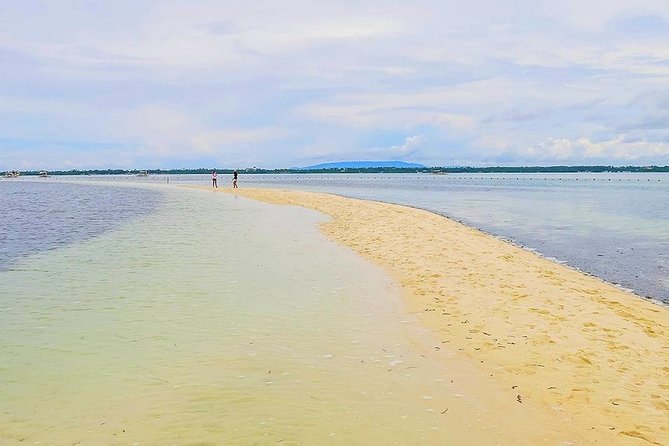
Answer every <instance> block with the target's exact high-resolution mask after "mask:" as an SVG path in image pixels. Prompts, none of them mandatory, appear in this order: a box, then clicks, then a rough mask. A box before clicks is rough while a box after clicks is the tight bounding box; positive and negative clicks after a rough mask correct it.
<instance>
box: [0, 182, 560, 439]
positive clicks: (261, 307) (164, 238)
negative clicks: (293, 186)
mask: <svg viewBox="0 0 669 446" xmlns="http://www.w3.org/2000/svg"><path fill="white" fill-rule="evenodd" d="M10 181H11V182H10ZM91 181H97V180H91ZM117 184H118V183H117ZM0 194H2V200H3V201H2V203H3V208H4V209H5V211H6V213H5V214H4V215H3V218H2V220H1V221H2V225H3V226H2V228H3V229H2V231H3V232H2V237H3V238H2V245H3V246H4V251H3V254H2V256H3V264H4V265H5V267H4V270H3V271H0V358H2V361H0V444H2V445H5V444H8V445H9V444H43V445H74V444H85V445H116V444H128V445H131V444H142V445H145V444H148V445H165V444H190V445H195V444H198V445H205V444H208V445H211V444H322V445H339V444H360V443H361V442H363V443H369V444H384V445H385V444H388V445H391V444H414V443H419V444H446V443H448V442H449V441H453V442H454V443H456V444H464V443H466V442H467V441H468V439H470V438H471V437H472V435H474V436H475V437H476V438H479V439H480V442H481V443H482V444H493V443H494V439H495V438H498V437H499V436H500V435H501V431H502V430H504V431H506V430H508V428H506V425H505V422H504V420H505V417H506V411H502V410H495V409H494V408H488V407H486V409H485V410H482V409H481V407H480V406H481V405H480V403H479V402H478V401H477V400H476V399H469V398H463V395H468V394H471V393H472V391H471V390H470V389H469V388H468V387H467V386H468V385H470V384H467V383H472V382H476V383H477V388H478V390H479V391H480V388H479V387H480V385H483V386H485V385H486V384H485V382H486V381H485V379H486V378H484V377H481V379H480V382H481V383H483V384H480V385H479V384H478V383H479V381H472V377H473V376H476V373H479V372H476V371H473V369H471V368H470V366H467V365H466V364H469V363H463V365H458V366H456V365H453V364H454V362H453V361H455V360H456V359H449V363H448V364H449V367H451V365H452V366H453V370H449V367H444V366H443V365H442V364H441V363H440V362H439V361H434V360H433V359H430V358H431V357H430V356H426V354H424V353H426V352H429V351H432V349H433V346H434V345H435V344H434V343H435V342H437V341H435V340H434V339H433V338H432V335H431V334H430V333H429V331H426V330H424V329H422V328H421V327H420V326H419V324H418V319H417V318H416V317H414V316H412V315H410V314H406V311H405V310H404V308H403V307H402V302H401V300H400V298H399V297H400V296H399V294H398V293H397V291H396V288H395V287H394V286H393V284H392V283H391V282H390V280H389V278H388V277H387V276H386V275H385V274H384V273H383V272H382V271H381V270H380V268H377V267H376V266H375V265H373V264H370V263H369V262H366V261H365V260H363V259H362V258H360V257H358V256H356V255H355V254H354V253H352V252H351V251H350V250H348V249H345V248H344V247H341V246H339V245H337V244H335V243H333V242H331V241H329V240H327V239H326V238H325V237H323V236H322V234H321V233H320V232H319V231H318V222H320V221H323V220H324V217H323V216H322V215H320V214H318V213H316V212H314V211H312V210H309V209H300V208H294V207H285V206H269V205H265V204H263V203H258V202H255V201H252V200H248V199H244V198H240V197H235V196H232V195H229V194H223V193H217V194H213V193H210V192H209V191H207V190H190V189H185V188H172V187H158V186H157V185H153V186H152V185H150V184H147V185H146V186H145V187H141V188H139V189H135V188H121V187H114V186H111V187H110V186H109V183H105V187H94V186H88V185H84V184H76V185H71V184H59V180H58V179H48V180H45V181H44V182H35V181H25V180H21V179H20V180H18V181H16V182H14V180H7V182H4V181H2V182H0ZM9 208H12V209H13V211H12V214H11V216H12V218H11V219H8V218H5V216H6V215H8V214H7V210H8V209H9ZM8 244H9V245H11V246H10V247H7V246H6V245H8ZM15 245H20V246H15ZM423 345H424V346H426V347H422V348H421V347H418V346H423ZM468 367H469V368H468ZM500 401H502V400H501V399H500ZM455 405H457V407H458V408H459V410H451V412H452V413H449V417H444V415H443V411H444V408H447V407H451V408H452V407H454V406H455ZM463 425H467V426H468V429H467V430H466V431H465V432H462V430H460V429H458V426H463ZM504 435H507V434H504ZM522 435H523V436H525V435H527V432H523V433H522ZM537 435H539V434H538V433H537ZM541 435H543V433H541ZM361 439H364V440H361ZM571 440H572V439H571V438H569V437H568V436H565V437H564V441H571Z"/></svg>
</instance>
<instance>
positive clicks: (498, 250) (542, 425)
mask: <svg viewBox="0 0 669 446" xmlns="http://www.w3.org/2000/svg"><path fill="white" fill-rule="evenodd" d="M234 193H235V194H237V195H238V196H246V197H249V198H253V199H257V200H262V201H265V202H269V203H275V204H282V205H296V206H302V207H306V208H310V209H315V210H318V211H320V212H322V213H324V214H326V215H328V216H330V218H331V220H330V221H328V222H325V223H321V229H322V231H323V232H324V233H325V234H326V235H327V236H328V237H330V238H331V239H332V240H335V241H337V242H339V243H341V244H342V245H345V246H348V247H351V248H352V249H353V250H354V251H356V252H357V253H359V254H361V255H362V256H363V257H365V258H367V259H370V260H372V261H374V262H375V263H376V264H378V265H380V266H382V267H383V268H384V269H385V270H386V271H388V272H389V273H390V274H391V276H392V277H393V278H394V279H395V280H396V281H397V282H398V283H399V284H400V286H401V288H402V291H403V294H404V295H405V297H406V299H405V302H406V305H407V307H408V311H409V313H410V314H412V315H415V316H416V317H418V318H419V319H420V321H421V323H422V324H423V325H424V326H425V327H428V328H429V330H430V332H431V333H432V334H433V335H434V345H431V346H424V347H426V349H429V350H431V351H432V353H433V354H432V355H431V357H434V358H436V360H437V361H439V362H440V363H442V364H444V366H449V365H451V366H452V365H455V368H456V369H457V367H458V362H460V363H466V362H463V361H462V358H468V359H470V360H471V361H472V363H473V364H476V366H477V369H478V370H479V372H480V373H481V375H482V376H487V377H489V378H490V379H491V380H492V381H493V385H492V387H495V388H497V389H498V390H499V392H490V393H488V394H485V393H484V391H483V388H481V389H470V390H473V392H474V393H473V394H470V395H469V396H470V397H472V398H475V399H477V400H478V401H480V403H481V405H482V407H486V408H496V407H499V406H500V404H501V403H502V402H500V401H499V398H502V399H503V400H504V401H503V404H504V405H505V407H506V408H507V409H504V410H506V415H507V417H506V418H507V420H506V422H505V426H506V427H507V428H508V429H509V430H510V431H512V432H516V433H517V432H519V431H520V432H522V431H523V430H527V431H528V435H527V436H525V437H524V441H525V442H527V443H528V444H531V443H533V442H535V441H537V438H534V439H532V435H533V434H534V433H535V432H536V430H537V429H538V430H539V431H543V432H544V434H545V435H544V438H543V439H542V440H543V441H546V442H547V444H561V442H563V441H565V435H567V436H570V435H571V436H573V439H574V441H576V442H580V443H582V444H595V443H601V444H669V311H668V310H667V309H666V308H665V307H661V306H659V305H656V304H655V303H652V302H649V301H646V300H643V299H642V298H640V297H638V296H635V295H633V294H631V293H628V292H625V291H623V290H621V289H618V288H616V287H614V286H612V285H609V284H607V283H604V282H603V281H601V280H599V279H597V278H594V277H591V276H587V275H585V274H583V273H581V272H578V271H575V270H573V269H570V268H568V267H566V266H563V265H560V264H557V263H554V262H551V261H549V260H547V259H544V258H541V257H539V256H537V255H535V254H533V253H531V252H528V251H526V250H523V249H521V248H518V247H516V246H513V245H511V244H509V243H506V242H504V241H501V240H499V239H496V238H494V237H492V236H489V235H487V234H485V233H483V232H480V231H478V230H475V229H472V228H468V227H466V226H464V225H462V224H459V223H457V222H454V221H452V220H449V219H447V218H444V217H441V216H438V215H435V214H433V213H430V212H426V211H422V210H417V209H413V208H408V207H403V206H396V205H390V204H383V203H375V202H369V201H362V200H355V199H349V198H343V197H339V196H334V195H329V194H317V193H306V192H299V191H285V190H272V189H240V190H238V191H235V192H234ZM488 384H490V383H488ZM486 389H489V387H486ZM525 411H526V412H525ZM523 414H525V415H523ZM461 429H464V428H463V427H461ZM556 432H559V433H558V434H556ZM498 439H499V442H500V443H501V444H512V442H511V441H510V438H509V437H504V436H501V437H498ZM472 444H474V443H472Z"/></svg>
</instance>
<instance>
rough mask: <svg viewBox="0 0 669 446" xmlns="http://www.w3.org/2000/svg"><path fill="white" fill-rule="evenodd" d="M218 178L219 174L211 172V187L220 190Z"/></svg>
mask: <svg viewBox="0 0 669 446" xmlns="http://www.w3.org/2000/svg"><path fill="white" fill-rule="evenodd" d="M216 177H218V174H217V173H216V171H215V170H214V171H213V172H211V187H215V188H217V189H218V183H217V182H216Z"/></svg>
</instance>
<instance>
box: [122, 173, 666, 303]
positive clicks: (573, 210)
mask: <svg viewBox="0 0 669 446" xmlns="http://www.w3.org/2000/svg"><path fill="white" fill-rule="evenodd" d="M117 179H118V181H127V180H128V179H130V180H132V178H127V177H118V178H117ZM148 181H157V182H161V181H163V182H164V181H167V177H166V176H156V177H155V178H152V179H150V180H148ZM170 181H171V182H172V183H174V182H187V183H192V182H198V183H200V184H208V181H209V180H208V177H207V176H201V175H200V176H198V175H192V176H174V177H171V179H170ZM219 182H220V183H221V184H224V182H225V180H224V179H223V178H221V179H219ZM240 187H281V188H289V189H301V190H309V191H317V192H331V193H336V194H340V195H345V196H350V197H356V198H363V199H370V200H380V201H385V202H390V203H398V204H405V205H409V206H415V207H420V208H425V209H429V210H431V211H434V212H437V213H441V214H443V215H447V216H449V217H451V218H454V219H456V220H460V221H462V222H464V223H466V224H468V225H470V226H474V227H477V228H481V229H483V230H485V231H487V232H489V233H492V234H494V235H497V236H500V237H502V238H505V239H508V240H511V241H513V242H515V243H517V244H520V245H523V246H525V247H528V248H530V249H533V250H536V251H538V252H539V253H541V254H543V255H544V256H547V257H550V258H554V259H557V260H558V261H560V262H564V263H567V264H569V265H571V266H573V267H576V268H578V269H580V270H583V271H586V272H588V273H590V274H593V275H595V276H598V277H601V278H603V279H604V280H606V281H608V282H611V283H615V284H619V285H621V286H623V287H625V288H628V289H631V290H633V291H635V292H636V293H637V294H639V295H641V296H647V297H652V298H655V299H657V300H660V301H663V302H665V303H667V304H669V280H668V279H667V277H669V262H668V259H667V256H669V174H665V173H652V174H643V173H635V174H620V173H601V174H448V175H431V174H357V175H356V174H329V175H316V174H313V175H312V174H303V175H243V176H241V177H240Z"/></svg>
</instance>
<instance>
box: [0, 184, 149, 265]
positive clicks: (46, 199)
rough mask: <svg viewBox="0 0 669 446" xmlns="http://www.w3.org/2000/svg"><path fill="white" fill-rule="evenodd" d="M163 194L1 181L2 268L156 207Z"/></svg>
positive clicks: (95, 232) (83, 186)
mask: <svg viewBox="0 0 669 446" xmlns="http://www.w3.org/2000/svg"><path fill="white" fill-rule="evenodd" d="M159 198H160V194H159V193H158V192H157V191H154V190H146V189H144V190H142V189H137V188H128V187H108V188H100V187H90V186H87V185H82V184H55V183H54V182H47V181H44V182H39V181H20V180H4V181H0V209H2V218H0V271H4V270H7V269H8V268H10V266H11V264H12V262H14V261H15V260H16V259H19V258H21V257H24V256H26V255H30V254H35V253H38V252H41V251H47V250H51V249H56V248H59V247H63V246H66V245H69V244H72V243H76V242H80V241H83V240H86V239H88V238H91V237H94V236H96V235H99V234H102V233H104V232H107V231H110V230H112V229H114V228H115V227H117V226H118V225H119V224H121V223H123V222H124V221H126V220H128V219H132V218H135V217H139V216H141V215H145V214H148V213H149V212H151V211H152V210H153V209H155V207H156V205H157V203H158V200H159Z"/></svg>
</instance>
